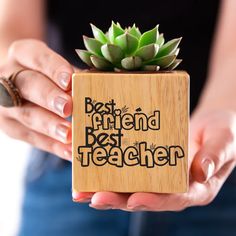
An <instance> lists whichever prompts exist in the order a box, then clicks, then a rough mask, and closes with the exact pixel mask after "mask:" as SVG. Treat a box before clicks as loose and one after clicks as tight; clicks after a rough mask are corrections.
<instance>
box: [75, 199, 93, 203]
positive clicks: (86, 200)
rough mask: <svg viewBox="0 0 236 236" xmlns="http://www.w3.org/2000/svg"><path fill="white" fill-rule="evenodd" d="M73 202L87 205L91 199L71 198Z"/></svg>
mask: <svg viewBox="0 0 236 236" xmlns="http://www.w3.org/2000/svg"><path fill="white" fill-rule="evenodd" d="M73 201H74V202H80V203H88V202H91V198H78V199H76V198H73Z"/></svg>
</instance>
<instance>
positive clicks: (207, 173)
mask: <svg viewBox="0 0 236 236" xmlns="http://www.w3.org/2000/svg"><path fill="white" fill-rule="evenodd" d="M201 167H202V171H203V173H204V177H205V181H208V180H209V179H210V178H211V177H212V175H213V174H214V169H215V164H214V162H213V161H212V160H209V159H204V160H203V161H202V163H201Z"/></svg>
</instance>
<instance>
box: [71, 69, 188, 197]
mask: <svg viewBox="0 0 236 236" xmlns="http://www.w3.org/2000/svg"><path fill="white" fill-rule="evenodd" d="M188 126H189V76H188V74H187V73H186V72H184V71H174V72H167V73H142V72H141V73H100V72H81V73H76V74H74V75H73V189H74V190H75V191H79V192H97V191H114V192H159V193H176V192H186V191H187V189H188V136H189V128H188Z"/></svg>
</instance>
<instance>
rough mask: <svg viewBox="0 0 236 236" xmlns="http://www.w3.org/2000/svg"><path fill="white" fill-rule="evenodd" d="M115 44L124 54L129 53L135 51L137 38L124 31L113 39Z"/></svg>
mask: <svg viewBox="0 0 236 236" xmlns="http://www.w3.org/2000/svg"><path fill="white" fill-rule="evenodd" d="M115 44H116V45H118V46H119V47H120V48H122V50H123V51H124V52H125V53H126V55H129V54H131V53H133V52H134V51H136V49H137V47H138V39H137V38H136V37H134V36H133V35H131V34H129V33H128V32H126V33H124V34H122V35H120V36H118V37H117V38H116V39H115Z"/></svg>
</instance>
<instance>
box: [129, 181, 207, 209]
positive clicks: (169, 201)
mask: <svg viewBox="0 0 236 236" xmlns="http://www.w3.org/2000/svg"><path fill="white" fill-rule="evenodd" d="M207 193H208V192H207V188H206V186H205V185H202V184H199V183H197V182H196V183H193V184H192V186H191V188H190V189H189V192H188V193H179V194H164V193H134V194H132V195H131V196H130V198H129V199H128V201H127V208H128V209H129V210H132V211H181V210H184V209H185V208H187V207H189V206H192V205H194V204H195V205H201V204H202V203H201V201H204V199H205V196H208V194H207ZM199 196H200V197H199ZM199 199H200V201H199Z"/></svg>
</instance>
